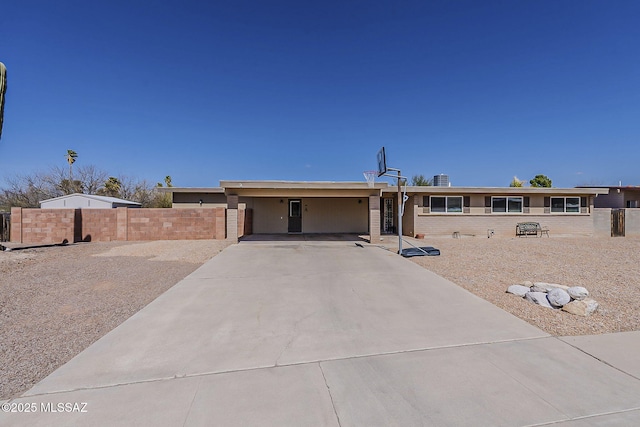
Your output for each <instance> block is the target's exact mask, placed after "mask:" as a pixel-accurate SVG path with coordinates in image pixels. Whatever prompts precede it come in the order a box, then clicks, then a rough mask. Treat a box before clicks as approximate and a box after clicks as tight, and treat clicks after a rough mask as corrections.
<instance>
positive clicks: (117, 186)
mask: <svg viewBox="0 0 640 427" xmlns="http://www.w3.org/2000/svg"><path fill="white" fill-rule="evenodd" d="M121 188H122V182H120V180H119V179H118V178H116V177H114V176H110V177H109V179H107V180H106V181H105V182H104V186H103V187H102V188H101V189H100V190H98V193H99V194H100V195H101V196H109V197H121V196H120V190H121Z"/></svg>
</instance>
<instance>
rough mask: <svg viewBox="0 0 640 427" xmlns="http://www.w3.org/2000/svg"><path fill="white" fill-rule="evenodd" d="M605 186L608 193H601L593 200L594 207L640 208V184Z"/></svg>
mask: <svg viewBox="0 0 640 427" xmlns="http://www.w3.org/2000/svg"><path fill="white" fill-rule="evenodd" d="M596 188H606V189H608V190H609V194H603V195H602V196H600V197H598V198H597V199H596V200H595V205H594V206H595V207H596V208H611V209H626V208H640V186H638V185H626V186H611V187H596Z"/></svg>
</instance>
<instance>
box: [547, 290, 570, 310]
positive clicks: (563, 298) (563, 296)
mask: <svg viewBox="0 0 640 427" xmlns="http://www.w3.org/2000/svg"><path fill="white" fill-rule="evenodd" d="M547 299H548V300H549V303H550V304H551V305H552V306H554V307H557V308H560V307H562V306H563V305H565V304H568V303H569V301H571V297H570V296H569V293H568V292H567V291H565V290H564V289H560V288H553V289H550V290H549V292H547Z"/></svg>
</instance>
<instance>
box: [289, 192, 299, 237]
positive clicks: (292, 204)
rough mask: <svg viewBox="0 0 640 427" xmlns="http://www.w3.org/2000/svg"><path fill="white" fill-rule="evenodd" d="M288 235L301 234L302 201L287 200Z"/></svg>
mask: <svg viewBox="0 0 640 427" xmlns="http://www.w3.org/2000/svg"><path fill="white" fill-rule="evenodd" d="M289 233H302V200H300V199H290V200H289Z"/></svg>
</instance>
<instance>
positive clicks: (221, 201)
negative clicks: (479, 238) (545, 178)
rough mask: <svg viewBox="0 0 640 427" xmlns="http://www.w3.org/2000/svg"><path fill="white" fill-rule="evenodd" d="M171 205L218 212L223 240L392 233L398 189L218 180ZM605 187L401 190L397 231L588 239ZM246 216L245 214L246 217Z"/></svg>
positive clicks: (177, 196)
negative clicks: (533, 231) (523, 231)
mask: <svg viewBox="0 0 640 427" xmlns="http://www.w3.org/2000/svg"><path fill="white" fill-rule="evenodd" d="M160 190H161V191H164V192H171V193H172V198H173V207H174V208H181V207H184V208H198V207H202V208H206V207H225V208H226V209H227V238H230V239H231V240H237V235H236V234H234V233H235V231H234V230H236V229H237V224H238V221H239V216H238V215H239V213H238V212H243V215H245V216H244V217H243V218H240V221H246V219H247V218H250V220H251V227H250V229H251V230H252V232H253V233H254V234H286V233H358V234H368V235H370V236H371V239H372V240H375V239H376V238H378V237H379V236H380V234H385V233H390V234H394V233H397V230H398V190H397V187H396V186H394V185H390V184H387V183H379V182H378V183H374V184H373V185H371V186H370V185H369V184H367V183H363V182H317V181H316V182H306V181H220V186H219V187H213V188H207V187H204V188H178V187H171V188H164V189H160ZM608 193H609V189H608V188H533V187H496V188H490V187H435V186H428V187H427V186H425V187H412V186H409V187H406V196H407V197H408V198H407V201H406V203H405V207H404V215H403V218H402V231H403V234H405V235H409V236H413V235H416V234H425V235H427V236H428V235H432V236H433V235H452V234H453V233H458V234H461V235H487V232H488V231H489V230H490V231H491V232H492V233H493V234H494V235H504V236H513V235H514V233H515V227H516V224H517V223H520V222H538V223H541V224H542V225H544V226H547V227H549V228H550V229H551V231H552V233H554V234H570V235H593V234H594V228H595V225H594V221H595V220H594V200H595V199H596V198H597V197H601V196H603V195H607V194H608ZM248 212H250V215H248V214H247V213H248Z"/></svg>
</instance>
